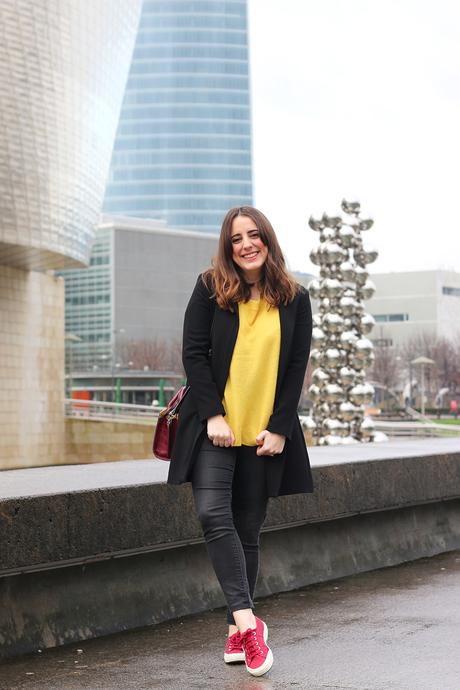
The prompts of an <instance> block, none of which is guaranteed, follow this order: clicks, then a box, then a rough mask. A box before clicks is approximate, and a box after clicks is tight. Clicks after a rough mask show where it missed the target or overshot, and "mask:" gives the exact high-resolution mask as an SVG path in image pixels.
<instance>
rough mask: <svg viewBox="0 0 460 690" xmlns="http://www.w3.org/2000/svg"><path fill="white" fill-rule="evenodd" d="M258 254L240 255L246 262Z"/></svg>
mask: <svg viewBox="0 0 460 690" xmlns="http://www.w3.org/2000/svg"><path fill="white" fill-rule="evenodd" d="M258 254H259V252H249V253H248V254H242V258H243V259H245V260H246V261H252V260H253V259H255V258H256V256H258Z"/></svg>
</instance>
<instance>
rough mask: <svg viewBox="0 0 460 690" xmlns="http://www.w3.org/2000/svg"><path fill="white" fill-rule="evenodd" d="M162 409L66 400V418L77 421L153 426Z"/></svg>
mask: <svg viewBox="0 0 460 690" xmlns="http://www.w3.org/2000/svg"><path fill="white" fill-rule="evenodd" d="M162 409H163V408H162V407H159V406H158V405H135V404H130V403H113V402H102V401H99V400H77V399H75V398H72V399H71V398H66V399H65V416H66V417H72V418H77V419H86V420H99V421H112V422H113V421H117V422H135V423H137V424H152V423H153V422H156V420H157V418H158V415H159V413H160V411H161V410H162Z"/></svg>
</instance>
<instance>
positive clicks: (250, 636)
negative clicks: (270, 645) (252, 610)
mask: <svg viewBox="0 0 460 690" xmlns="http://www.w3.org/2000/svg"><path fill="white" fill-rule="evenodd" d="M241 641H242V643H243V649H244V651H245V654H246V656H247V657H249V660H250V661H251V660H252V659H253V658H254V657H255V656H258V655H259V654H262V650H261V648H260V645H259V641H258V640H257V632H256V631H255V630H251V628H249V629H248V630H246V632H244V633H243V634H242V635H241Z"/></svg>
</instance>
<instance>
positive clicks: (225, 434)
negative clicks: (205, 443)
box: [207, 414, 235, 448]
mask: <svg viewBox="0 0 460 690" xmlns="http://www.w3.org/2000/svg"><path fill="white" fill-rule="evenodd" d="M207 424H208V438H209V440H210V441H212V442H213V444H214V445H215V446H221V447H225V448H228V447H229V446H233V444H234V443H235V436H234V435H233V431H232V430H231V429H230V427H229V425H228V424H227V422H226V421H225V419H224V417H223V415H221V414H218V415H216V416H215V417H209V419H208V422H207Z"/></svg>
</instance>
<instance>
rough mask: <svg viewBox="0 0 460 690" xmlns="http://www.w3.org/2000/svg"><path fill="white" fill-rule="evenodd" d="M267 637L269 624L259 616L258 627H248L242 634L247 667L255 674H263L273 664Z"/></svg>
mask: <svg viewBox="0 0 460 690" xmlns="http://www.w3.org/2000/svg"><path fill="white" fill-rule="evenodd" d="M267 638H268V630H267V626H266V625H265V623H264V622H263V621H262V620H260V618H257V616H256V627H255V628H248V629H247V630H246V631H245V632H244V633H243V634H242V635H241V641H242V643H243V649H244V652H245V657H246V669H247V670H248V671H249V673H250V674H251V675H253V676H263V674H264V673H267V671H269V670H270V669H271V667H272V665H273V654H272V650H271V649H270V647H268V645H267Z"/></svg>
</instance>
